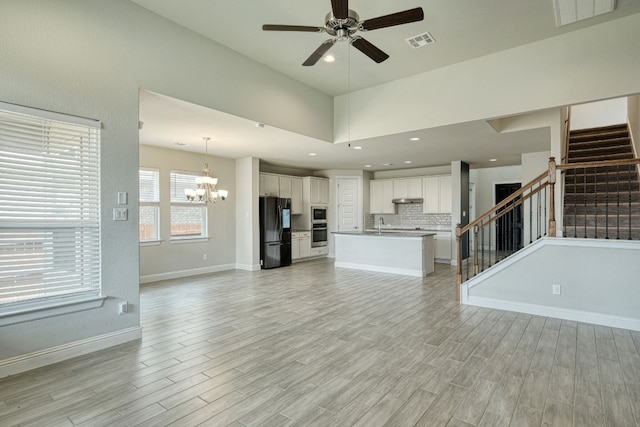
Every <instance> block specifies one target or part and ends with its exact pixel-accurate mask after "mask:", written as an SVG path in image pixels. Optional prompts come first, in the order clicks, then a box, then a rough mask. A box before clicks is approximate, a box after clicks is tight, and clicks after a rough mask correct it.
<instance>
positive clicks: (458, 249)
mask: <svg viewBox="0 0 640 427" xmlns="http://www.w3.org/2000/svg"><path fill="white" fill-rule="evenodd" d="M461 235H462V226H461V225H460V224H459V223H458V224H457V225H456V253H457V262H456V264H457V265H456V301H460V285H461V284H462V241H461V237H462V236H461Z"/></svg>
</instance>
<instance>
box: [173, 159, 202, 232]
mask: <svg viewBox="0 0 640 427" xmlns="http://www.w3.org/2000/svg"><path fill="white" fill-rule="evenodd" d="M199 176H201V175H200V174H197V173H193V172H178V171H171V238H172V239H186V238H202V237H207V205H206V204H205V203H204V202H197V201H195V202H189V201H187V198H186V196H185V195H184V190H186V189H188V188H194V187H195V180H196V178H197V177H199Z"/></svg>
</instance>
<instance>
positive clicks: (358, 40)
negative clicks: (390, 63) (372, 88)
mask: <svg viewBox="0 0 640 427" xmlns="http://www.w3.org/2000/svg"><path fill="white" fill-rule="evenodd" d="M351 44H352V45H353V47H355V48H356V49H358V50H359V51H360V52H362V53H364V54H365V55H367V56H368V57H369V58H371V59H373V60H374V61H375V62H377V63H378V64H379V63H381V62H382V61H385V60H386V59H388V58H389V55H387V54H386V53H384V52H383V51H381V50H380V49H378V48H377V47H376V46H374V45H373V44H371V43H370V42H368V41H367V40H365V39H363V38H362V37H354V38H353V39H352V40H351Z"/></svg>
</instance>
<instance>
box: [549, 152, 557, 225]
mask: <svg viewBox="0 0 640 427" xmlns="http://www.w3.org/2000/svg"><path fill="white" fill-rule="evenodd" d="M548 179H549V186H550V188H549V236H551V237H556V191H555V187H556V158H555V157H549V177H548Z"/></svg>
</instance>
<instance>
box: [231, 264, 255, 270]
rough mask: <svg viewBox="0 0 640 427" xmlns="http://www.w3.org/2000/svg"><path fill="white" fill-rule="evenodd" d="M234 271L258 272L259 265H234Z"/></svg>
mask: <svg viewBox="0 0 640 427" xmlns="http://www.w3.org/2000/svg"><path fill="white" fill-rule="evenodd" d="M236 270H246V271H258V270H260V264H236Z"/></svg>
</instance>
